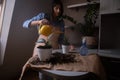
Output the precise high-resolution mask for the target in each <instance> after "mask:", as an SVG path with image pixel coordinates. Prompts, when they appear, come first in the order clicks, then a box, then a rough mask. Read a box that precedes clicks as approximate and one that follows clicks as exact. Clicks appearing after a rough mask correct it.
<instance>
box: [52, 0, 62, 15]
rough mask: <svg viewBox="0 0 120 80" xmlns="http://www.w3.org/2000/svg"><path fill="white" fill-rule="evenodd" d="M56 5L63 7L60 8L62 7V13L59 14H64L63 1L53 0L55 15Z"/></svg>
mask: <svg viewBox="0 0 120 80" xmlns="http://www.w3.org/2000/svg"><path fill="white" fill-rule="evenodd" d="M56 5H60V7H61V8H60V9H61V13H60V15H59V16H62V15H63V12H64V10H63V4H62V2H61V1H60V0H53V2H52V15H53V13H54V10H53V8H54V7H55V6H56Z"/></svg>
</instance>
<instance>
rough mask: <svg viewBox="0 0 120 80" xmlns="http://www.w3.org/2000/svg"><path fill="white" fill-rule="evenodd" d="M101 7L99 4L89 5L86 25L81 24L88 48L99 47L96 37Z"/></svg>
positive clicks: (85, 17)
mask: <svg viewBox="0 0 120 80" xmlns="http://www.w3.org/2000/svg"><path fill="white" fill-rule="evenodd" d="M98 11H99V5H98V3H94V4H88V5H87V10H86V14H85V16H84V24H80V26H81V27H80V32H81V34H82V35H83V37H85V38H86V44H87V46H88V48H94V47H96V46H97V41H96V39H97V38H96V37H95V27H96V25H95V24H96V20H97V18H98Z"/></svg>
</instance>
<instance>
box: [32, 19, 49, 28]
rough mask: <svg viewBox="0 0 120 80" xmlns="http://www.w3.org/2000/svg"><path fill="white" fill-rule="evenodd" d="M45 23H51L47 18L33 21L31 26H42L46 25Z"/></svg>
mask: <svg viewBox="0 0 120 80" xmlns="http://www.w3.org/2000/svg"><path fill="white" fill-rule="evenodd" d="M45 24H49V21H48V20H47V19H42V20H39V21H32V22H31V24H30V26H40V25H45Z"/></svg>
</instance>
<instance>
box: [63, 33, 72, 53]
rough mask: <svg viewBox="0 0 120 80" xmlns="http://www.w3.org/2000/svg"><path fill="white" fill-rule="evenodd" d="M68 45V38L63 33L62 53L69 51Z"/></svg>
mask: <svg viewBox="0 0 120 80" xmlns="http://www.w3.org/2000/svg"><path fill="white" fill-rule="evenodd" d="M69 45H70V43H69V42H68V39H67V38H66V36H65V35H64V39H63V42H62V52H63V54H65V53H68V52H69Z"/></svg>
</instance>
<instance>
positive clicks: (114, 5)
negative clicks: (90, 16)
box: [100, 0, 120, 14]
mask: <svg viewBox="0 0 120 80" xmlns="http://www.w3.org/2000/svg"><path fill="white" fill-rule="evenodd" d="M113 13H120V0H100V14H113Z"/></svg>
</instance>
